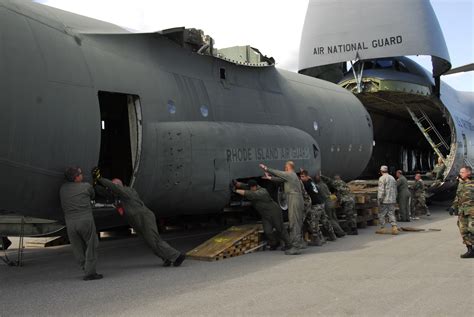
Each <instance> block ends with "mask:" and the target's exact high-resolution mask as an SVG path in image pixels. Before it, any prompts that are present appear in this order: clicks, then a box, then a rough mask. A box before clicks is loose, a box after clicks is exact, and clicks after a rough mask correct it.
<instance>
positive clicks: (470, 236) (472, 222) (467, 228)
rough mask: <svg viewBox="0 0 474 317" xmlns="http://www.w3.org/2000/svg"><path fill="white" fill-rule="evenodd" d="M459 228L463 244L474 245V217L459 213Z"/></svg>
mask: <svg viewBox="0 0 474 317" xmlns="http://www.w3.org/2000/svg"><path fill="white" fill-rule="evenodd" d="M458 227H459V232H460V233H461V238H462V242H463V243H464V244H465V245H474V216H472V215H469V214H468V215H464V214H462V213H459V216H458Z"/></svg>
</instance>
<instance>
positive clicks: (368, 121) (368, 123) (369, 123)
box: [365, 115, 372, 128]
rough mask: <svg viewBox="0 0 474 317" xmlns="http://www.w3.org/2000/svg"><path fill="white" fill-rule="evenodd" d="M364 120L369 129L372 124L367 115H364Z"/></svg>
mask: <svg viewBox="0 0 474 317" xmlns="http://www.w3.org/2000/svg"><path fill="white" fill-rule="evenodd" d="M365 118H366V119H367V125H368V126H369V128H371V127H372V123H371V122H370V117H369V115H365Z"/></svg>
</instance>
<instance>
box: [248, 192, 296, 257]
mask: <svg viewBox="0 0 474 317" xmlns="http://www.w3.org/2000/svg"><path fill="white" fill-rule="evenodd" d="M243 189H247V188H243ZM244 197H245V198H246V199H248V200H249V201H250V202H251V203H252V206H253V207H254V208H255V210H257V212H258V213H259V214H260V216H261V217H262V225H263V231H264V232H265V235H266V236H267V239H268V242H269V245H270V246H272V247H276V246H278V245H280V240H282V241H283V242H284V243H285V247H286V248H290V247H291V242H290V237H289V236H288V232H287V231H286V229H285V226H284V224H283V214H282V212H281V208H280V206H278V204H277V203H276V202H275V201H273V199H272V197H271V196H270V194H269V193H268V191H267V190H266V189H265V188H262V187H260V186H258V187H257V190H255V191H252V190H245V191H244ZM273 230H275V233H273Z"/></svg>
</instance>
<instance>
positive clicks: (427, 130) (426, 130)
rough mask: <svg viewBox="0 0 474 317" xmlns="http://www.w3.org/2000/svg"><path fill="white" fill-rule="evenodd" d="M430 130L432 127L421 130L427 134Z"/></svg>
mask: <svg viewBox="0 0 474 317" xmlns="http://www.w3.org/2000/svg"><path fill="white" fill-rule="evenodd" d="M431 130H433V127H428V128H426V129H425V130H423V131H425V132H429V131H431Z"/></svg>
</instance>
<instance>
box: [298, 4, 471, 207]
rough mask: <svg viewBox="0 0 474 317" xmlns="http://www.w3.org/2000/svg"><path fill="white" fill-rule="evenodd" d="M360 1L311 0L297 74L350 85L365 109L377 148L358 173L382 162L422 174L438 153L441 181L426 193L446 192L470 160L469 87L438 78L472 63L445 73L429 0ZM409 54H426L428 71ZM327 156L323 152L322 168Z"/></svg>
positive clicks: (445, 56) (368, 172) (467, 68)
mask: <svg viewBox="0 0 474 317" xmlns="http://www.w3.org/2000/svg"><path fill="white" fill-rule="evenodd" d="M361 5H362V3H360V2H355V1H327V0H310V2H309V5H308V10H307V13H306V20H305V24H304V28H303V33H302V38H301V46H300V60H299V62H300V66H299V69H300V73H303V74H307V75H309V76H313V77H316V78H321V79H325V80H328V81H331V82H334V83H337V84H338V85H340V86H342V87H344V88H346V89H348V90H349V91H351V92H353V93H354V94H355V95H356V96H357V97H358V98H359V99H360V100H361V102H362V103H363V104H364V106H365V108H366V109H367V111H368V112H369V114H370V117H371V120H372V123H373V126H374V130H373V131H374V144H375V146H374V148H373V155H372V157H371V160H370V162H369V164H368V165H367V167H366V169H365V170H364V172H363V173H362V174H361V175H360V177H361V178H373V177H375V176H376V175H374V172H375V173H376V172H377V171H378V167H379V166H380V163H381V162H385V164H386V165H388V166H389V167H390V169H391V171H392V172H394V171H395V170H396V169H401V170H404V171H405V172H407V173H409V174H410V173H415V172H422V173H426V172H429V171H431V170H432V169H433V167H434V164H435V161H436V159H437V157H441V158H442V160H443V161H444V163H445V165H446V169H445V171H444V180H443V181H442V182H441V183H439V182H438V183H436V184H435V186H432V187H431V188H430V191H431V192H432V194H438V193H443V194H447V195H448V196H449V194H451V195H452V190H454V189H455V185H456V184H457V182H456V176H457V175H458V172H459V168H460V167H461V166H462V165H469V166H472V165H473V162H474V146H473V143H472V142H473V139H474V122H473V118H474V93H473V92H461V91H456V90H455V89H453V88H452V87H450V86H449V85H447V84H446V83H444V82H442V81H441V80H440V76H442V75H443V74H445V75H449V74H453V73H457V72H462V71H470V70H472V68H473V67H472V64H470V65H466V66H463V67H460V68H457V69H452V70H451V71H449V69H450V68H451V63H450V61H449V54H448V49H447V47H446V43H445V41H444V36H443V33H442V31H441V28H440V27H439V23H438V20H437V18H436V15H435V13H434V11H433V8H432V7H431V4H430V2H429V1H428V0H395V1H393V0H390V1H388V0H376V1H370V0H369V1H365V2H363V9H362V8H361ZM335 20H340V21H344V23H332V21H335ZM329 24H331V27H330V28H327V27H326V26H327V25H329ZM349 25H352V26H353V27H348V26H349ZM408 55H430V56H432V62H433V73H432V74H430V73H428V72H427V71H426V70H424V68H422V67H421V66H420V65H418V64H417V63H416V62H414V61H413V60H411V59H409V58H407V57H405V56H408ZM347 61H351V66H352V67H350V69H347V67H346V65H347V63H346V62H347ZM327 158H328V157H327V156H323V157H322V166H323V167H324V164H325V159H327ZM436 196H437V198H441V199H442V198H445V197H446V195H436Z"/></svg>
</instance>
